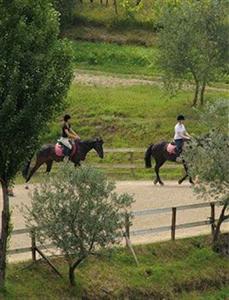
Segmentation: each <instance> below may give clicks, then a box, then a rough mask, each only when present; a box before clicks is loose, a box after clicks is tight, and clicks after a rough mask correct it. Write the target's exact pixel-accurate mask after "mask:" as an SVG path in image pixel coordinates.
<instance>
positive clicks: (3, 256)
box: [0, 180, 10, 288]
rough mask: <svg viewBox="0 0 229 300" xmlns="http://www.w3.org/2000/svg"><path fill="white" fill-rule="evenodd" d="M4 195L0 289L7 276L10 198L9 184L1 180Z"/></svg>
mask: <svg viewBox="0 0 229 300" xmlns="http://www.w3.org/2000/svg"><path fill="white" fill-rule="evenodd" d="M1 185H2V193H3V210H2V226H1V237H0V288H3V287H4V284H5V276H6V251H7V239H8V235H9V221H10V210H9V196H8V192H7V190H8V184H7V182H5V181H3V180H1Z"/></svg>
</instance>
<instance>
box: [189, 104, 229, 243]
mask: <svg viewBox="0 0 229 300" xmlns="http://www.w3.org/2000/svg"><path fill="white" fill-rule="evenodd" d="M228 115H229V105H228V101H219V103H218V104H217V105H212V104H211V105H209V106H208V107H207V109H206V111H205V112H204V113H203V112H202V113H201V114H200V121H201V122H202V123H203V124H204V125H205V128H206V132H205V133H204V134H203V135H202V136H200V137H198V138H193V139H192V142H191V144H189V146H188V148H187V149H186V151H185V159H186V160H187V161H189V162H191V163H189V170H190V172H191V175H192V176H193V178H194V177H195V176H196V177H197V178H198V180H197V184H196V185H195V187H194V191H195V192H196V193H197V195H199V197H200V198H201V199H206V200H219V201H221V202H222V204H223V208H222V210H221V213H220V217H219V219H218V221H217V222H216V226H215V230H214V236H213V242H214V243H216V242H217V240H218V237H219V232H220V226H221V224H222V223H223V221H225V220H226V219H229V214H227V210H228V208H229V172H228V170H229V159H228V151H229V139H228V132H227V130H228V129H227V126H228Z"/></svg>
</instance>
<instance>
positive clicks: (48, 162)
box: [46, 160, 53, 173]
mask: <svg viewBox="0 0 229 300" xmlns="http://www.w3.org/2000/svg"><path fill="white" fill-rule="evenodd" d="M52 164H53V160H48V161H47V162H46V166H47V168H46V173H49V172H50V171H51V169H52Z"/></svg>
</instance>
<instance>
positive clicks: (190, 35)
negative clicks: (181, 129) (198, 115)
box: [158, 0, 229, 106]
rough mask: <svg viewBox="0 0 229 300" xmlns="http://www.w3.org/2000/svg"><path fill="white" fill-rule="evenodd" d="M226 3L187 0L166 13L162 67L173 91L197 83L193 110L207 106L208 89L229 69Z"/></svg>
mask: <svg viewBox="0 0 229 300" xmlns="http://www.w3.org/2000/svg"><path fill="white" fill-rule="evenodd" d="M227 12H228V9H227V3H226V1H216V0H205V1H189V0H183V1H181V2H179V3H178V4H177V5H168V6H167V7H166V8H165V9H164V10H163V15H162V18H161V24H160V25H161V27H162V29H161V31H160V33H159V56H158V64H159V66H160V68H161V69H162V71H163V73H164V79H165V82H166V83H168V86H169V87H174V86H175V85H176V84H177V83H179V85H180V84H181V83H182V82H183V81H187V80H192V82H194V83H195V92H194V97H193V106H195V105H196V104H197V103H198V101H199V102H200V104H203V103H204V93H205V87H206V85H207V84H208V83H209V82H210V81H212V80H214V79H215V78H216V77H217V76H218V77H219V76H221V75H222V74H223V73H226V70H228V68H227V67H226V66H228V65H227V63H228V47H229V39H228V22H227V21H226V18H227Z"/></svg>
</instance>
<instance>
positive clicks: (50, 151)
mask: <svg viewBox="0 0 229 300" xmlns="http://www.w3.org/2000/svg"><path fill="white" fill-rule="evenodd" d="M74 144H75V147H76V148H75V149H77V151H75V153H74V154H73V155H72V156H70V157H69V160H70V161H71V162H73V163H74V165H75V166H80V161H84V160H85V158H86V155H87V153H88V152H89V151H90V150H92V149H94V150H95V151H96V152H97V154H98V156H99V157H100V158H103V140H102V139H101V138H97V139H93V140H86V141H78V140H75V141H74ZM63 158H64V157H60V156H57V155H56V152H55V145H53V144H47V145H44V146H42V148H41V149H40V150H39V151H38V153H37V155H36V162H35V165H34V167H33V168H32V169H31V170H30V163H31V159H30V160H29V161H28V163H27V164H26V166H25V168H24V170H23V172H22V174H23V176H24V178H26V182H28V181H29V180H30V178H31V177H32V176H33V174H34V173H35V172H36V170H37V169H38V168H40V166H41V165H43V164H46V165H47V168H46V172H47V173H49V172H50V171H51V169H52V164H53V161H56V162H60V161H63Z"/></svg>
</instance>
